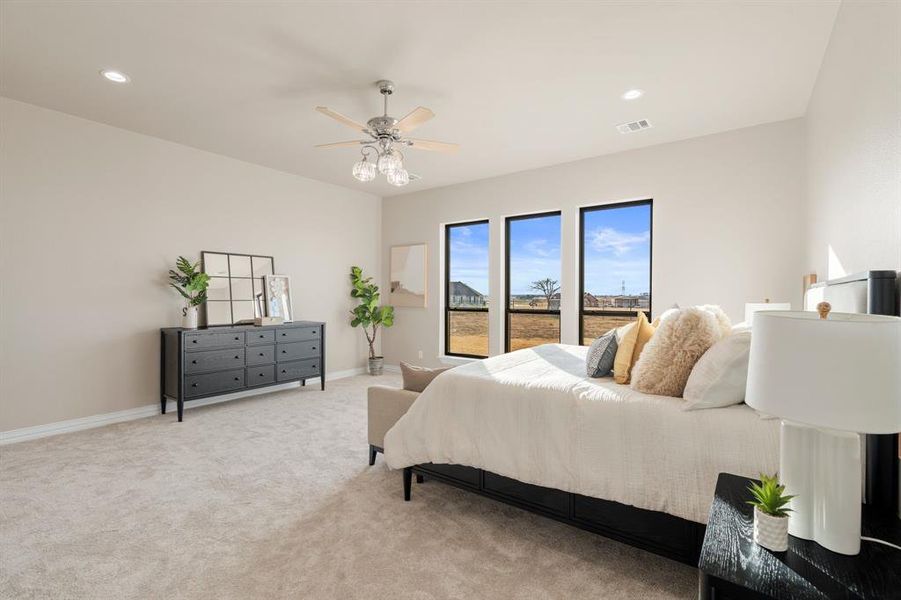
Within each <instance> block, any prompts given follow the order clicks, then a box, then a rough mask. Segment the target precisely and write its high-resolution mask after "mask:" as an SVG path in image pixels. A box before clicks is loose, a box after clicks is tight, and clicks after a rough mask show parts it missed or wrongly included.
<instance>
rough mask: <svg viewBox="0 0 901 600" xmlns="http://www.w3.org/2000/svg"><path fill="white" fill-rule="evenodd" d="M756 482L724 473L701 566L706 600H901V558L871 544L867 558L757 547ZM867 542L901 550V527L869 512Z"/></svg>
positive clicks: (811, 548)
mask: <svg viewBox="0 0 901 600" xmlns="http://www.w3.org/2000/svg"><path fill="white" fill-rule="evenodd" d="M751 481H752V480H750V479H748V478H746V477H739V476H737V475H731V474H729V473H720V476H719V479H718V480H717V482H716V495H715V497H714V499H713V504H712V505H711V506H710V518H709V520H708V522H707V533H706V534H705V536H704V545H703V547H702V548H701V559H700V561H699V562H698V583H699V596H700V598H701V600H706V599H711V600H724V599H733V598H734V599H740V598H777V599H782V598H785V599H786V600H788V599H791V600H802V599H807V598H816V599H818V600H822V599H823V598H829V599H833V598H901V550H896V549H894V548H891V547H889V546H885V545H883V544H878V543H875V542H869V541H863V542H861V548H860V554H858V555H857V556H844V555H842V554H836V553H834V552H830V551H829V550H826V549H825V548H823V547H822V546H820V545H819V544H817V543H816V542H812V541H808V540H801V539H798V538H796V537H792V536H789V538H788V550H787V551H786V552H771V551H769V550H767V549H765V548H761V547H760V546H758V545H757V544H755V543H754V539H753V529H754V525H753V522H754V517H753V511H752V507H751V506H750V505H748V504H747V503H746V501H747V500H749V499H750V498H751V495H750V493H749V492H748V484H749V483H750V482H751ZM863 535H864V536H868V537H874V538H877V539H882V540H885V541H888V542H891V543H893V544H896V545H901V520H899V519H898V518H897V517H896V516H894V515H890V514H882V513H875V512H871V511H868V510H867V508H866V506H865V507H864V513H863Z"/></svg>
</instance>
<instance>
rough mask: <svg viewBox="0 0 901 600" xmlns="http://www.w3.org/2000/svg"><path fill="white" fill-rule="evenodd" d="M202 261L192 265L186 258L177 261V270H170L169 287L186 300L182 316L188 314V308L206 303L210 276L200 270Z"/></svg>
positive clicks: (180, 257) (179, 258)
mask: <svg viewBox="0 0 901 600" xmlns="http://www.w3.org/2000/svg"><path fill="white" fill-rule="evenodd" d="M199 267H200V261H198V262H196V263H192V262H191V261H189V260H188V259H187V258H185V257H184V256H179V257H178V260H176V261H175V268H176V269H178V270H177V271H175V270H173V269H169V279H170V282H169V285H171V286H172V287H173V288H175V289H176V290H177V291H178V293H179V294H181V295H182V297H183V298H184V299H185V307H184V308H182V309H181V313H182V315H187V314H188V308H189V307H192V306H200V305H201V304H203V303H204V302H206V290H207V288H208V287H209V286H210V276H209V275H207V274H206V273H201V272H200V270H199Z"/></svg>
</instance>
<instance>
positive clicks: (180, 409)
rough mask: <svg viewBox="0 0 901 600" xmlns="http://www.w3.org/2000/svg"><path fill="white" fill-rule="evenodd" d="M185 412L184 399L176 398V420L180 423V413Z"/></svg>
mask: <svg viewBox="0 0 901 600" xmlns="http://www.w3.org/2000/svg"><path fill="white" fill-rule="evenodd" d="M184 412H185V401H184V400H182V399H181V398H179V399H178V422H179V423H181V419H182V415H184Z"/></svg>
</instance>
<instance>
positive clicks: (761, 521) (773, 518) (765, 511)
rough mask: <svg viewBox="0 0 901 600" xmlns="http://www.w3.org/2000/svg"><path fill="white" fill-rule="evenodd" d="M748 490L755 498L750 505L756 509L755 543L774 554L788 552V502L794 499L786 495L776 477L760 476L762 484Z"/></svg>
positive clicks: (753, 484) (749, 502)
mask: <svg viewBox="0 0 901 600" xmlns="http://www.w3.org/2000/svg"><path fill="white" fill-rule="evenodd" d="M748 490H749V491H750V492H751V495H752V496H753V497H754V499H753V500H748V504H750V505H751V506H753V507H754V542H755V543H756V544H758V545H759V546H763V547H764V548H767V549H769V550H772V551H773V552H784V551H786V550H788V513H789V512H791V509H790V508H786V506H785V505H786V504H788V501H789V500H791V499H792V498H794V496H789V495H787V494H786V493H785V486H784V485H779V480H778V479H777V478H776V476H775V475H773V476H767V475H764V474H763V473H761V474H760V483H752V484H751V485H750V486H749V487H748Z"/></svg>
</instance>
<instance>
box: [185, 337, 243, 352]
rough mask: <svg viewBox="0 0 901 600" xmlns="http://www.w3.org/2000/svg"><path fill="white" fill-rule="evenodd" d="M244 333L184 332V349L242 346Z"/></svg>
mask: <svg viewBox="0 0 901 600" xmlns="http://www.w3.org/2000/svg"><path fill="white" fill-rule="evenodd" d="M243 345H244V333H243V332H238V333H206V332H204V333H186V334H185V350H188V351H191V350H208V349H210V348H224V347H228V346H243Z"/></svg>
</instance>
